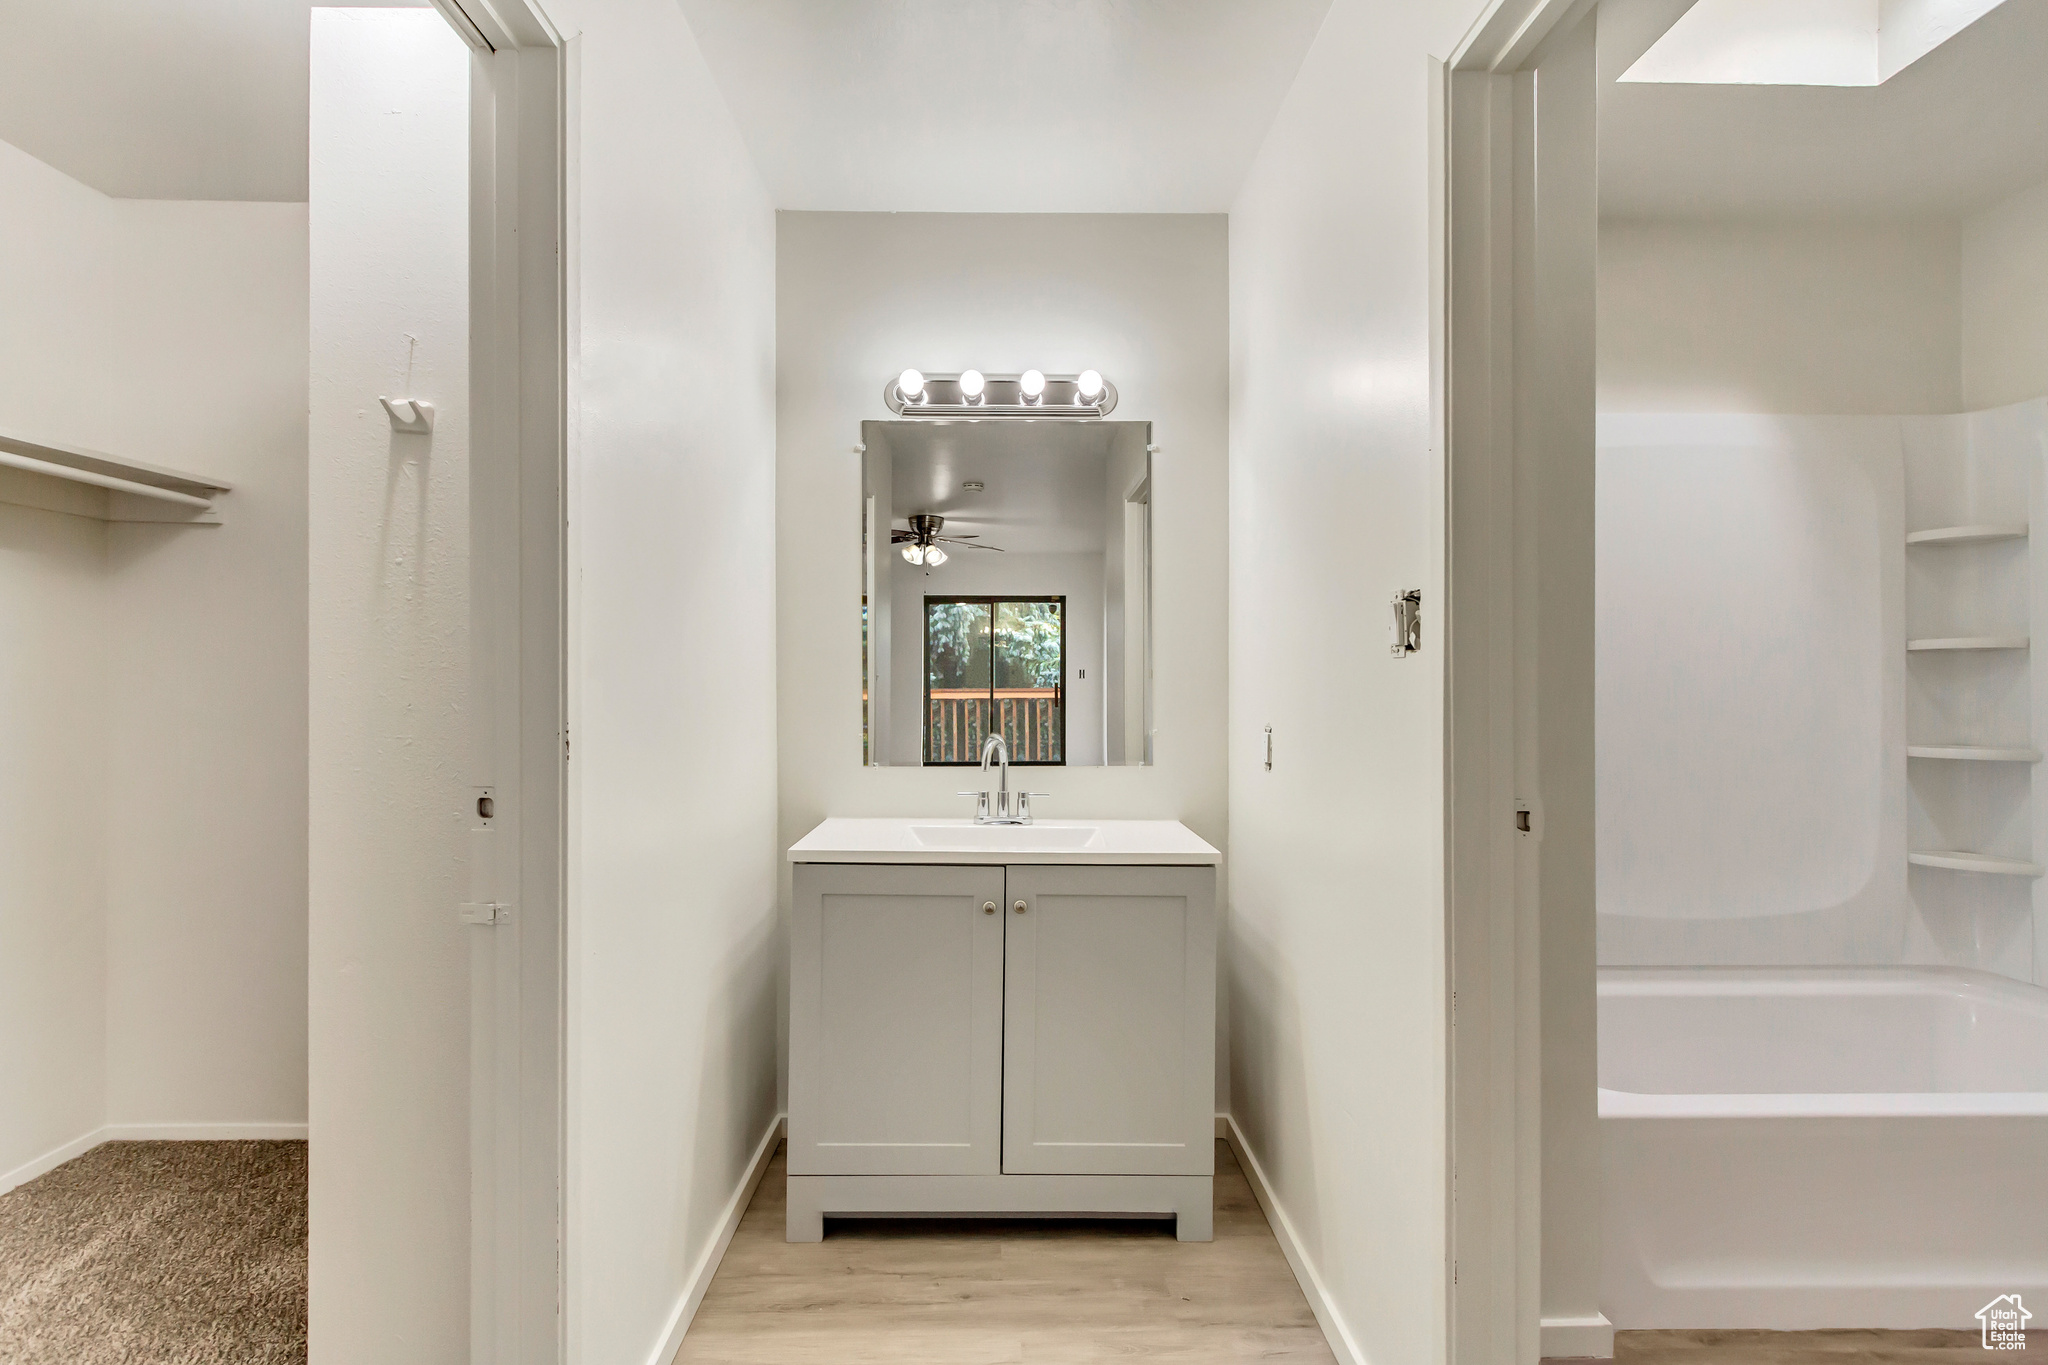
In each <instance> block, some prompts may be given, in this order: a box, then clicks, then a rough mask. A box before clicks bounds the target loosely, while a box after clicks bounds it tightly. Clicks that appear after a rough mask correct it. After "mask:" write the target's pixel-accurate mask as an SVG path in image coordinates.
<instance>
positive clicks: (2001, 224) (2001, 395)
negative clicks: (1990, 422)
mask: <svg viewBox="0 0 2048 1365" xmlns="http://www.w3.org/2000/svg"><path fill="white" fill-rule="evenodd" d="M1962 350H1963V358H1962V380H1963V394H1962V397H1963V401H1962V406H1963V407H1965V408H1968V409H1972V410H1975V409H1980V408H1995V407H2002V406H2004V405H2005V404H2008V403H2017V402H2019V401H2021V400H2022V399H2027V398H2039V397H2041V396H2043V395H2044V394H2048V181H2043V182H2042V183H2041V184H2038V185H2035V186H2033V187H2032V188H2031V189H2027V190H2023V191H2021V192H2020V193H2018V194H2016V195H2014V196H2012V197H2011V198H2010V199H2007V200H2005V201H2003V202H2002V203H1998V204H1994V205H1992V206H1991V207H1990V208H1987V209H1985V210H1983V211H1982V212H1980V213H1976V214H1972V215H1971V216H1970V217H1968V218H1966V219H1964V220H1963V231H1962Z"/></svg>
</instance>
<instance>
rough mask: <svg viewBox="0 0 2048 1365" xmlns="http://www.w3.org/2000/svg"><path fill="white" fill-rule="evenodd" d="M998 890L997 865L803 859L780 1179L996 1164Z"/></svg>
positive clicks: (969, 1170)
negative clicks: (785, 1163)
mask: <svg viewBox="0 0 2048 1365" xmlns="http://www.w3.org/2000/svg"><path fill="white" fill-rule="evenodd" d="M1002 897H1003V869H1001V868H1000V867H855V866H843V865H837V864H830V865H827V864H809V863H800V864H798V865H797V868H796V872H795V897H794V899H793V901H792V903H791V915H790V944H789V1171H790V1174H792V1175H994V1174H996V1173H997V1171H998V1169H999V1165H1000V1156H999V1151H1000V1148H999V1143H1000V1140H1001V1126H1002V1052H1003V1041H1002V1040H1003V1033H1002V1029H1003V1019H1002V997H1003V915H1002V910H1001V907H1002ZM991 906H993V907H995V908H994V909H990V907H991Z"/></svg>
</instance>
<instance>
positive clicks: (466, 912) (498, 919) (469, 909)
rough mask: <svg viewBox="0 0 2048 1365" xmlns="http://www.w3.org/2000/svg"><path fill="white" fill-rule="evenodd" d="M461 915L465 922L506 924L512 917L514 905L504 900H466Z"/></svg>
mask: <svg viewBox="0 0 2048 1365" xmlns="http://www.w3.org/2000/svg"><path fill="white" fill-rule="evenodd" d="M461 915H462V922H463V923H464V924H505V923H507V922H509V921H510V920H511V918H512V907H511V906H509V905H507V904H505V902H503V901H464V902H463V904H462V906H461Z"/></svg>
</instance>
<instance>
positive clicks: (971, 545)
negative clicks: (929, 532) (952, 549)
mask: <svg viewBox="0 0 2048 1365" xmlns="http://www.w3.org/2000/svg"><path fill="white" fill-rule="evenodd" d="M939 539H940V540H943V541H946V542H947V543H948V544H952V545H958V546H959V547H960V548H961V549H963V550H994V551H995V552H996V553H997V554H999V555H1000V554H1008V553H1009V551H1007V550H1005V549H1004V548H1003V547H1002V546H1000V545H976V544H974V543H972V542H971V541H965V540H954V539H953V538H952V537H951V536H940V537H939Z"/></svg>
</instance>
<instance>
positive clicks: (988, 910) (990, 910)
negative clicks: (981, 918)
mask: <svg viewBox="0 0 2048 1365" xmlns="http://www.w3.org/2000/svg"><path fill="white" fill-rule="evenodd" d="M995 912H996V903H995V902H994V901H990V902H989V903H988V904H986V905H984V906H982V907H981V913H982V914H984V915H993V914H994V913H995Z"/></svg>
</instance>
